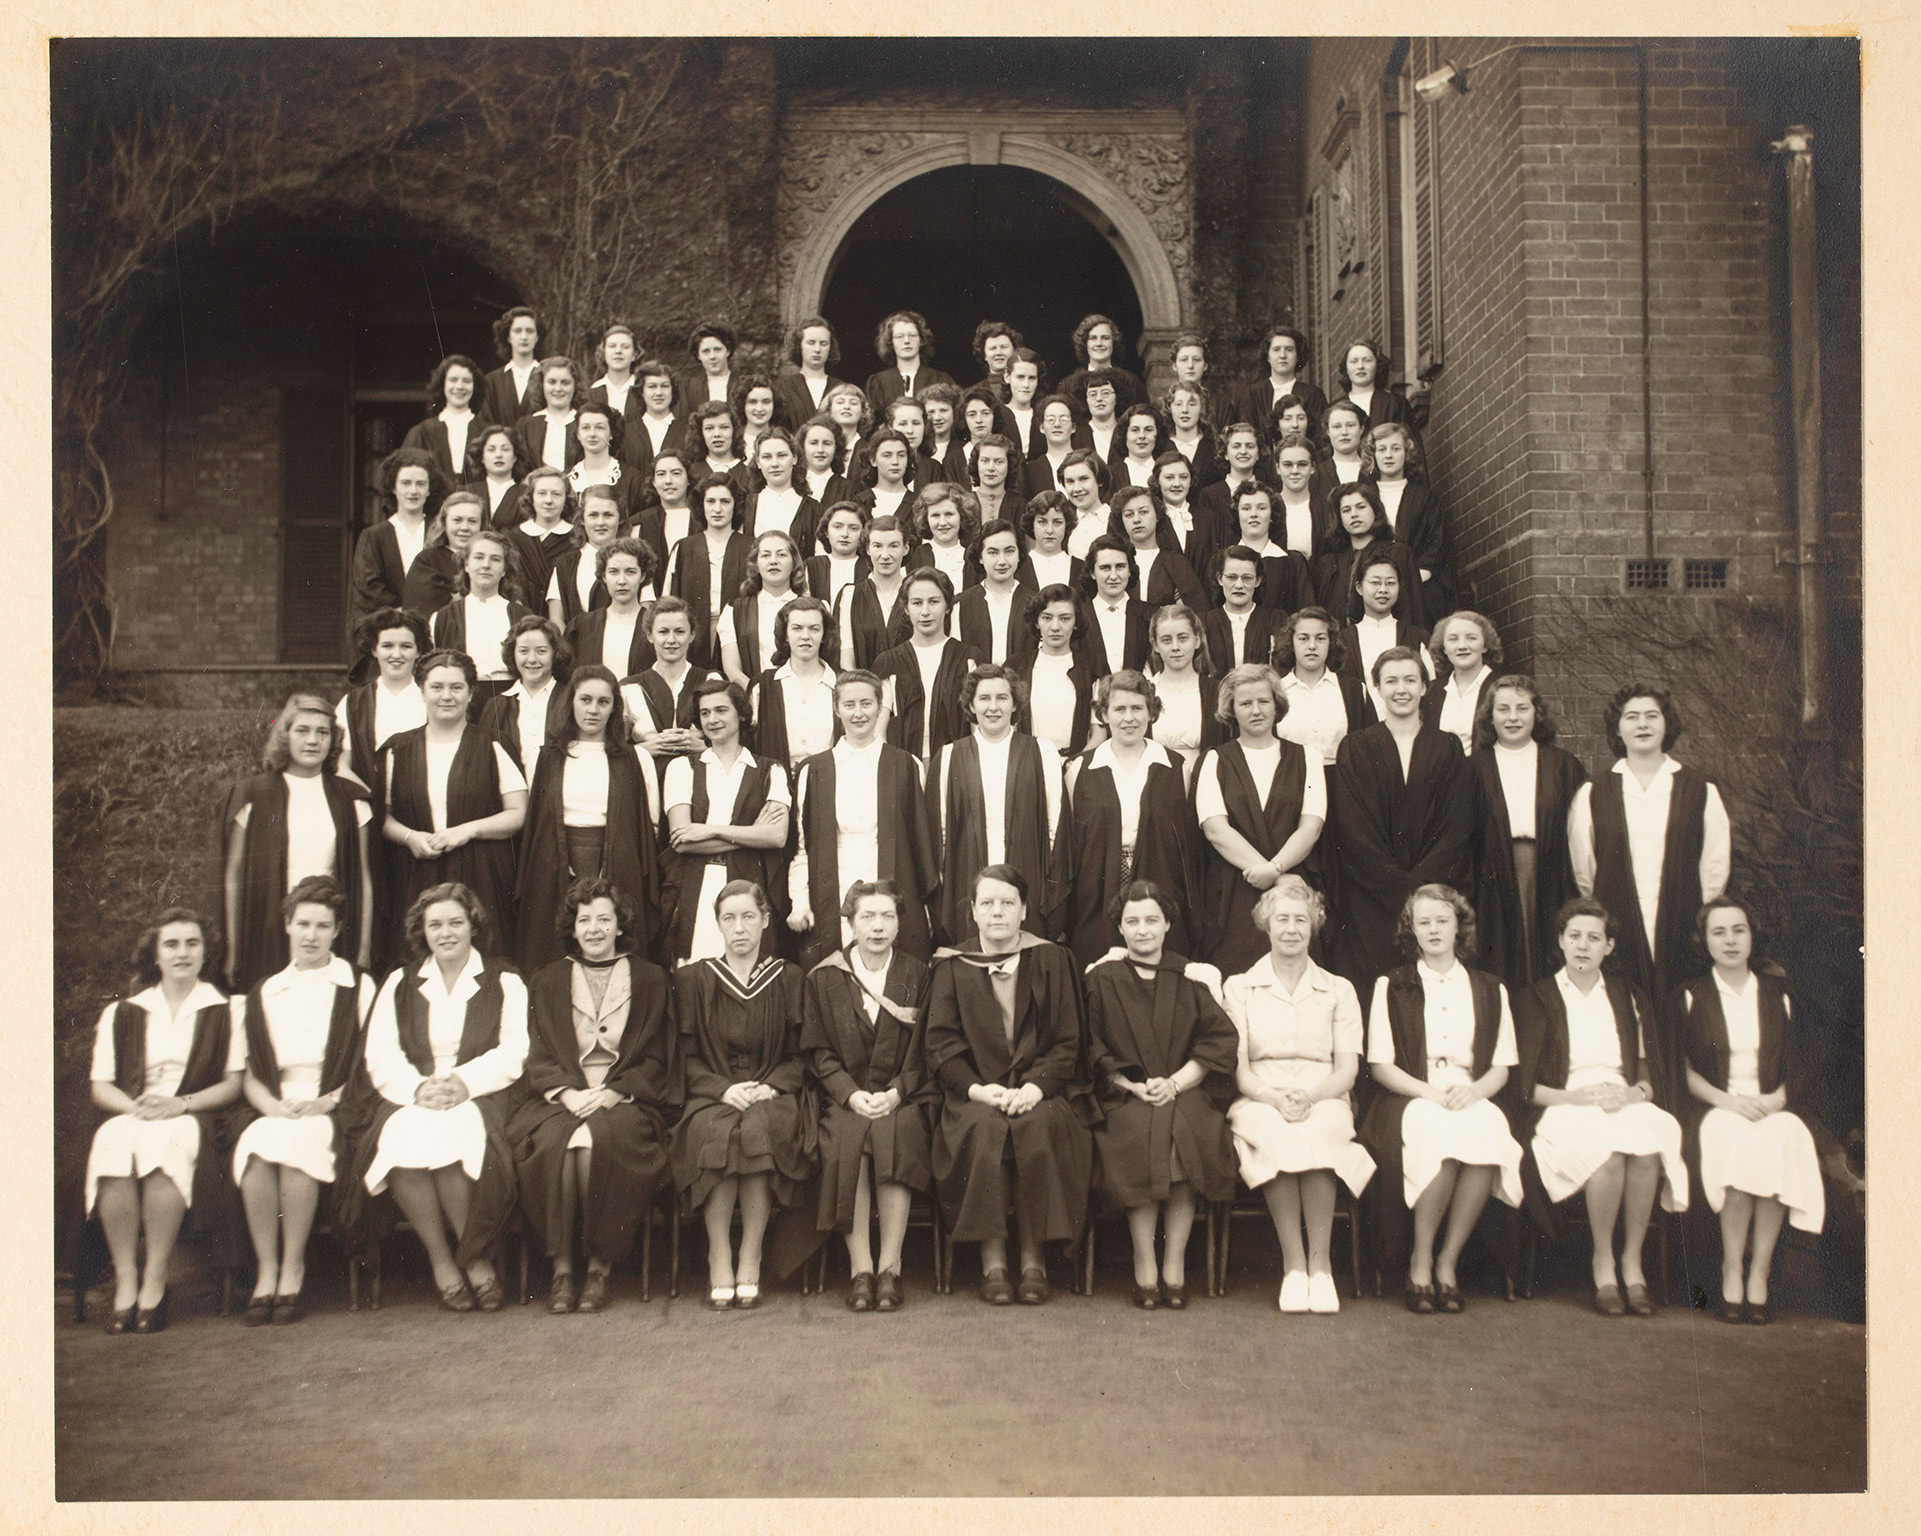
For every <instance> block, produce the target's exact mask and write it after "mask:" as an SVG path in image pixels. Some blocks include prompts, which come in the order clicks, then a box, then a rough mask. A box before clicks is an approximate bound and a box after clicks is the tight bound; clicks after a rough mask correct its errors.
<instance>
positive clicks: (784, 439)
mask: <svg viewBox="0 0 1921 1536" xmlns="http://www.w3.org/2000/svg"><path fill="white" fill-rule="evenodd" d="M776 403H778V402H776ZM769 443H785V444H786V445H787V451H788V452H789V453H790V454H792V455H793V457H794V461H795V463H799V462H800V446H799V444H797V443H796V442H795V441H794V434H793V433H791V432H789V431H788V430H787V429H786V428H785V427H783V426H782V425H781V424H780V423H779V422H778V421H776V422H773V423H771V424H770V425H769V426H768V428H767V430H766V431H764V432H762V433H761V434H760V436H759V437H757V438H755V439H754V457H755V458H756V459H758V458H759V457H760V451H761V449H763V448H765V447H766V446H767V445H768V444H769Z"/></svg>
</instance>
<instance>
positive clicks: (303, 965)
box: [233, 875, 374, 1328]
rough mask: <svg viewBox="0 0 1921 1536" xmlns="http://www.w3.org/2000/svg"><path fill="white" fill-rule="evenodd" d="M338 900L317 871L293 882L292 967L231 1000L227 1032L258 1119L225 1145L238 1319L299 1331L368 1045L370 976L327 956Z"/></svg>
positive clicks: (288, 902) (287, 912)
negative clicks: (244, 1234) (236, 1242)
mask: <svg viewBox="0 0 1921 1536" xmlns="http://www.w3.org/2000/svg"><path fill="white" fill-rule="evenodd" d="M347 910H348V906H347V898H346V896H345V895H344V894H343V893H342V891H341V889H340V887H339V886H338V885H336V884H335V883H334V882H333V881H332V880H330V879H328V878H327V877H326V876H325V875H313V876H309V877H308V878H306V879H304V880H302V881H300V882H299V883H298V884H297V885H295V886H294V888H293V889H292V890H290V891H289V892H288V893H287V896H286V899H285V900H284V901H282V902H281V904H280V918H281V923H282V925H283V927H284V929H285V932H286V936H287V947H288V951H289V954H290V955H291V957H292V958H291V960H290V962H289V963H288V964H287V965H286V966H285V967H284V968H283V969H281V970H279V971H277V972H275V973H274V974H273V975H272V976H269V977H267V978H266V979H265V980H263V981H261V982H259V983H257V984H256V985H255V986H253V987H251V988H249V989H248V991H247V992H246V993H245V994H244V995H241V996H236V997H235V998H234V999H233V1029H234V1033H235V1034H237V1035H243V1036H244V1037H245V1038H246V1042H247V1075H246V1077H245V1079H244V1080H243V1082H242V1084H241V1091H242V1092H243V1094H244V1095H245V1097H246V1101H247V1103H248V1104H249V1105H250V1106H251V1107H252V1108H253V1110H254V1112H255V1113H256V1114H257V1115H258V1116H259V1118H258V1119H257V1120H254V1121H253V1122H252V1123H251V1124H250V1125H248V1126H247V1128H246V1129H245V1130H244V1131H242V1132H241V1133H240V1139H239V1141H238V1142H236V1143H235V1144H234V1149H233V1177H234V1182H235V1183H236V1184H238V1185H239V1186H240V1200H241V1204H242V1205H243V1206H244V1207H245V1208H246V1212H247V1230H248V1232H249V1234H251V1236H252V1238H253V1251H254V1258H255V1260H256V1261H257V1268H256V1269H255V1271H254V1286H253V1299H252V1300H251V1301H249V1302H248V1303H247V1311H246V1315H245V1317H243V1318H242V1319H241V1320H242V1321H243V1322H244V1323H245V1324H246V1325H247V1326H248V1327H249V1328H258V1327H259V1326H261V1324H263V1323H297V1322H299V1321H300V1319H301V1318H302V1317H303V1316H305V1315H306V1307H305V1305H304V1304H303V1303H302V1301H301V1299H300V1290H301V1285H302V1282H303V1281H304V1280H305V1279H306V1275H307V1237H308V1235H309V1234H310V1233H311V1232H312V1231H313V1224H314V1216H315V1214H316V1212H317V1211H318V1210H319V1207H320V1186H321V1185H323V1184H326V1185H332V1184H333V1182H334V1175H335V1171H336V1170H337V1169H338V1167H339V1165H340V1162H341V1154H342V1152H343V1151H344V1148H345V1135H344V1117H341V1116H338V1115H337V1114H336V1113H335V1112H336V1111H337V1110H338V1109H339V1108H340V1103H341V1100H342V1099H344V1098H345V1097H346V1095H347V1090H348V1088H349V1087H350V1086H352V1083H353V1079H354V1075H355V1073H356V1072H357V1071H358V1070H359V1067H360V1058H361V1052H362V1050H363V1049H364V1048H365V1045H366V1037H365V1035H364V1034H363V1033H362V1031H363V1030H364V1029H365V1028H366V1024H367V1015H368V1013H369V1012H370V1011H371V1010H372V1008H373V1004H374V979H373V977H371V976H368V975H366V974H364V973H363V972H361V971H359V970H357V969H356V968H355V967H353V966H351V965H349V964H348V963H347V962H346V961H345V960H343V959H341V958H340V956H338V955H336V954H335V953H334V952H333V946H334V941H335V937H336V935H337V933H338V931H339V928H340V924H341V918H342V916H343V915H344V914H345V913H346V912H347Z"/></svg>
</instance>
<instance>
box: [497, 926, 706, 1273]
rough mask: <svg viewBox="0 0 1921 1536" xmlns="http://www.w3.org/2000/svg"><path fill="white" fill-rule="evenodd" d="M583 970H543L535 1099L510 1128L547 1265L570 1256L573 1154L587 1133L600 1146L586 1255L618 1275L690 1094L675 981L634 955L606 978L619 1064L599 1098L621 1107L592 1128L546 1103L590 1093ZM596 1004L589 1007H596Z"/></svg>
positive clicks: (533, 1055)
mask: <svg viewBox="0 0 1921 1536" xmlns="http://www.w3.org/2000/svg"><path fill="white" fill-rule="evenodd" d="M582 969H583V967H582V966H581V965H580V964H578V963H577V962H575V961H574V960H571V959H560V960H556V961H554V962H553V963H552V964H550V965H547V966H545V967H543V968H542V969H541V970H540V971H539V972H538V973H537V974H536V975H535V976H534V979H533V981H532V983H531V984H530V985H529V986H528V988H527V1007H528V1018H527V1038H528V1045H527V1075H526V1083H527V1088H528V1090H529V1093H528V1097H527V1098H526V1100H525V1101H524V1102H523V1103H522V1104H521V1106H520V1108H519V1109H517V1110H516V1111H515V1112H514V1115H513V1118H512V1119H510V1120H509V1121H508V1122H507V1129H506V1137H507V1143H508V1145H509V1146H510V1147H512V1149H513V1157H514V1167H515V1172H516V1176H517V1179H518V1182H519V1185H520V1203H521V1207H522V1208H523V1209H524V1210H525V1211H526V1213H527V1220H528V1223H529V1224H530V1225H531V1226H532V1227H533V1229H534V1230H535V1231H536V1232H537V1233H538V1234H539V1235H540V1237H541V1239H542V1240H543V1241H544V1243H545V1245H546V1252H547V1253H548V1255H549V1256H554V1255H559V1254H564V1253H570V1252H571V1251H572V1247H573V1240H574V1235H573V1233H572V1231H570V1230H569V1229H568V1225H567V1222H566V1219H565V1215H564V1212H563V1207H562V1205H561V1192H560V1186H561V1178H562V1175H563V1173H564V1171H565V1168H566V1162H567V1143H568V1142H569V1141H570V1140H572V1139H573V1135H574V1132H575V1131H576V1130H578V1129H579V1128H580V1127H581V1126H582V1125H585V1126H586V1128H587V1134H588V1136H589V1137H590V1138H591V1139H592V1142H593V1146H592V1148H591V1154H590V1158H589V1164H588V1173H587V1187H586V1188H585V1189H583V1190H581V1191H580V1233H581V1245H582V1246H583V1247H584V1248H585V1249H586V1251H587V1257H588V1258H589V1259H594V1260H599V1261H600V1262H602V1263H605V1264H608V1265H613V1264H617V1263H619V1262H620V1260H621V1259H623V1258H625V1257H626V1255H627V1253H628V1250H629V1249H631V1248H632V1247H633V1245H634V1237H635V1235H636V1234H637V1233H638V1232H639V1231H640V1229H641V1224H642V1223H643V1222H644V1221H646V1219H647V1210H648V1207H649V1206H651V1205H652V1204H653V1201H654V1194H655V1191H656V1190H658V1189H659V1188H660V1187H661V1185H662V1183H663V1181H664V1180H665V1179H666V1178H667V1134H668V1128H669V1127H670V1126H671V1125H672V1124H673V1123H674V1121H675V1120H676V1119H677V1118H678V1117H679V1114H680V1102H681V1097H682V1094H683V1091H684V1090H683V1088H682V1085H681V1078H682V1069H681V1059H680V1030H679V1027H678V1025H677V1023H676V1021H675V1019H674V1013H673V1008H672V1006H671V993H670V990H669V988H668V983H667V973H666V972H665V971H663V970H661V969H660V967H659V966H656V965H649V964H648V963H647V962H646V961H645V960H637V959H635V958H633V957H631V956H628V955H622V956H620V957H619V958H618V959H616V960H615V961H614V962H613V964H612V966H611V967H608V968H607V970H608V986H607V994H606V996H605V998H604V999H603V1000H602V1013H601V1021H602V1022H603V1023H604V1025H605V1028H606V1031H607V1037H608V1038H610V1039H611V1040H612V1041H613V1042H615V1043H613V1044H611V1045H610V1046H609V1048H610V1049H611V1050H612V1051H613V1053H614V1060H613V1062H612V1063H611V1064H610V1065H609V1066H608V1068H607V1075H606V1077H605V1078H603V1079H602V1082H601V1086H602V1087H604V1088H608V1089H611V1090H612V1091H613V1092H615V1093H617V1094H620V1095H621V1096H622V1100H621V1102H620V1103H618V1104H610V1105H607V1106H606V1107H604V1108H601V1109H596V1110H595V1111H594V1112H593V1113H592V1114H590V1115H588V1116H587V1117H586V1118H585V1119H584V1120H583V1119H581V1118H580V1117H578V1116H576V1115H575V1114H574V1113H573V1111H571V1110H569V1109H567V1108H566V1107H565V1106H564V1105H562V1104H561V1102H560V1101H559V1099H558V1098H557V1097H556V1098H549V1095H550V1094H556V1093H557V1092H558V1091H559V1090H561V1089H565V1088H578V1089H582V1090H584V1089H585V1088H586V1087H587V1073H586V1071H585V1069H584V1068H583V1067H582V1065H581V1056H582V1051H581V1047H580V1041H579V1037H578V1036H577V1035H576V1033H575V1030H574V984H575V983H574V978H575V975H576V973H577V972H579V971H581V970H582ZM591 998H592V994H591V993H586V994H585V1000H586V1001H588V1002H589V1004H591Z"/></svg>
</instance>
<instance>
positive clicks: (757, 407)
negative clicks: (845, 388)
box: [727, 373, 811, 465]
mask: <svg viewBox="0 0 1921 1536" xmlns="http://www.w3.org/2000/svg"><path fill="white" fill-rule="evenodd" d="M727 403H728V404H729V405H731V406H732V407H733V408H734V419H735V420H736V421H738V422H739V423H740V455H741V457H742V458H744V459H745V460H746V461H747V462H748V463H749V464H756V465H757V464H758V460H759V457H760V440H761V439H762V438H763V437H765V436H766V435H767V431H768V429H769V428H770V427H779V428H780V429H781V430H782V431H785V430H786V429H787V423H786V422H784V421H782V420H780V403H779V401H778V400H777V399H776V398H775V396H774V381H773V380H772V379H770V378H768V377H767V375H766V374H764V373H750V374H747V375H745V376H744V377H742V378H739V379H737V380H736V381H735V384H734V387H733V389H732V390H731V391H730V392H729V394H728V396H727ZM810 414H811V413H810Z"/></svg>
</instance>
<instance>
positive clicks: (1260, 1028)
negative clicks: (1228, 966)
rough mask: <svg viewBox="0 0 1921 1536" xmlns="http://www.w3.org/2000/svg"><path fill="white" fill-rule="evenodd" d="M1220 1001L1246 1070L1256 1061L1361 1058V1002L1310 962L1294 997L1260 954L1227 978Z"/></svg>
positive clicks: (1347, 984)
mask: <svg viewBox="0 0 1921 1536" xmlns="http://www.w3.org/2000/svg"><path fill="white" fill-rule="evenodd" d="M1221 1001H1222V1005H1223V1007H1224V1008H1225V1009H1226V1012H1227V1016H1228V1017H1229V1018H1231V1019H1232V1020H1233V1021H1234V1023H1235V1026H1236V1028H1238V1029H1239V1030H1240V1034H1241V1043H1242V1050H1243V1052H1244V1054H1245V1055H1246V1058H1247V1060H1248V1062H1249V1064H1250V1065H1252V1064H1253V1063H1255V1062H1259V1061H1276V1060H1278V1061H1319V1062H1325V1063H1327V1064H1328V1065H1329V1066H1332V1065H1333V1063H1334V1058H1335V1056H1337V1055H1340V1054H1352V1055H1355V1056H1359V1055H1360V1054H1361V1046H1362V1038H1361V1037H1362V1033H1363V1031H1362V1028H1361V1003H1360V999H1359V998H1357V997H1356V996H1355V995H1354V986H1353V983H1351V982H1350V981H1348V980H1347V979H1346V978H1345V977H1342V976H1336V975H1334V974H1332V973H1331V972H1329V971H1325V970H1323V969H1322V968H1321V967H1320V966H1318V965H1316V964H1315V963H1314V962H1313V961H1312V960H1310V961H1308V963H1307V969H1306V970H1305V971H1303V972H1302V973H1301V979H1300V982H1299V984H1298V985H1297V986H1296V987H1295V988H1294V990H1293V991H1292V992H1289V991H1287V990H1286V989H1285V988H1284V987H1283V986H1282V985H1281V979H1280V977H1278V976H1277V975H1275V974H1274V957H1273V956H1272V955H1262V956H1261V958H1260V959H1258V960H1256V961H1255V962H1254V964H1253V965H1251V966H1250V967H1248V969H1247V970H1245V971H1243V972H1242V973H1241V974H1240V975H1238V976H1230V977H1228V978H1227V982H1226V985H1225V987H1224V988H1223V989H1222V996H1221Z"/></svg>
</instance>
